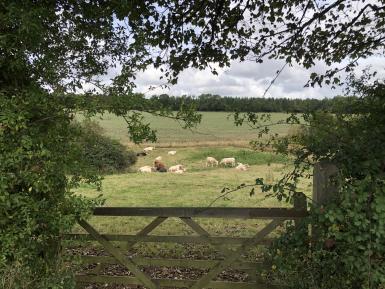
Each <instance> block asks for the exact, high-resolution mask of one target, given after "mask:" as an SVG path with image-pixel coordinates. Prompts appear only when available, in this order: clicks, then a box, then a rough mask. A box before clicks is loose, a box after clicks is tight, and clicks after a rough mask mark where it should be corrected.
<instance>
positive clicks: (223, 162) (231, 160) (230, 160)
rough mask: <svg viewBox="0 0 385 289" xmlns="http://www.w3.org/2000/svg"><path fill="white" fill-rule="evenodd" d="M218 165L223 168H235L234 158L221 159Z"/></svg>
mask: <svg viewBox="0 0 385 289" xmlns="http://www.w3.org/2000/svg"><path fill="white" fill-rule="evenodd" d="M219 164H221V165H224V166H227V165H231V166H232V167H235V158H223V159H222V160H221V162H220V163H219Z"/></svg>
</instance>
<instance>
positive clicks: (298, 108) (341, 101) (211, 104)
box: [151, 94, 356, 112]
mask: <svg viewBox="0 0 385 289" xmlns="http://www.w3.org/2000/svg"><path fill="white" fill-rule="evenodd" d="M151 99H152V100H154V101H156V102H160V103H161V104H162V105H163V106H165V107H171V108H172V109H173V110H178V109H179V108H180V106H181V105H194V106H195V108H196V109H197V110H198V111H239V112H310V111H327V112H336V111H341V109H342V110H345V109H347V107H348V104H349V103H351V102H352V101H354V100H356V98H353V97H342V96H336V97H334V98H324V99H289V98H251V97H228V96H225V97H223V96H220V95H213V94H201V95H199V96H170V95H167V94H161V95H153V96H152V97H151Z"/></svg>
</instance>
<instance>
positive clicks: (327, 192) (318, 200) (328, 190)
mask: <svg viewBox="0 0 385 289" xmlns="http://www.w3.org/2000/svg"><path fill="white" fill-rule="evenodd" d="M337 176H338V168H337V166H336V165H334V164H332V163H330V162H327V161H323V162H319V163H316V164H315V165H314V169H313V197H312V198H313V203H314V204H315V205H317V206H320V205H323V204H325V203H327V202H328V201H330V198H332V197H333V196H334V195H335V194H336V193H337V191H338V184H335V183H333V181H332V179H333V177H337Z"/></svg>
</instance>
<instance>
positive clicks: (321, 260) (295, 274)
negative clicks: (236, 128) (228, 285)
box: [236, 78, 385, 289]
mask: <svg viewBox="0 0 385 289" xmlns="http://www.w3.org/2000/svg"><path fill="white" fill-rule="evenodd" d="M350 84H351V87H352V88H354V89H353V91H352V93H354V95H356V96H359V97H358V98H357V99H356V100H355V101H354V102H351V103H350V104H349V105H348V106H344V107H341V112H338V111H337V112H334V113H333V114H331V113H329V112H322V111H319V112H311V113H306V114H302V115H291V116H290V117H289V118H288V119H287V120H285V121H284V123H287V124H290V125H297V126H298V127H300V129H298V130H297V133H296V134H292V135H288V136H287V137H280V136H278V135H270V138H269V140H268V141H264V140H256V141H254V142H253V145H254V146H255V147H257V148H259V149H260V148H266V147H269V148H270V149H271V148H273V149H274V150H275V151H276V152H277V153H283V154H286V155H290V156H291V157H293V160H294V162H293V163H294V168H293V169H292V170H291V171H290V172H289V173H287V174H286V175H285V176H284V177H283V178H282V179H280V180H279V181H277V182H276V183H275V184H266V183H265V182H264V180H263V179H257V181H256V184H257V185H258V186H260V187H261V188H262V191H264V192H266V193H267V195H269V196H274V197H276V198H278V199H279V200H285V201H287V202H292V201H293V200H294V198H295V196H296V194H297V193H298V192H299V189H298V184H299V183H300V181H301V179H304V178H310V177H312V168H313V166H314V164H315V163H317V162H325V161H326V162H328V163H333V164H335V165H336V166H337V168H338V174H336V175H335V176H333V177H332V179H331V180H330V181H331V182H334V183H335V184H337V187H338V190H337V191H336V192H335V193H334V194H331V197H330V199H329V200H328V201H327V202H326V203H325V204H316V203H313V204H311V206H310V211H309V213H310V214H309V216H308V217H306V218H304V219H303V220H302V222H301V223H300V225H299V226H294V224H293V223H288V224H287V225H286V232H285V233H284V234H283V235H282V236H281V237H280V238H279V239H278V240H277V241H276V242H275V243H274V244H273V246H272V247H271V248H270V250H269V253H268V254H267V256H266V257H267V260H268V263H269V264H270V266H271V270H267V271H266V272H264V273H263V276H264V277H266V278H267V279H268V280H269V281H273V282H277V283H281V284H284V285H288V286H292V287H293V288H325V289H326V288H384V286H385V266H384V264H385V241H384V240H385V151H384V145H383V144H384V141H385V84H384V83H382V82H374V83H371V84H368V82H367V79H364V78H362V79H359V80H356V79H350ZM236 121H237V123H238V124H243V123H244V122H245V121H246V122H249V124H250V125H252V126H254V127H255V128H256V129H258V130H259V131H260V136H265V135H266V134H269V127H270V125H274V124H272V123H270V122H269V117H268V116H267V115H265V116H260V115H254V114H243V115H242V114H237V115H236ZM309 229H310V232H309Z"/></svg>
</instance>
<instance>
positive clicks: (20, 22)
mask: <svg viewBox="0 0 385 289" xmlns="http://www.w3.org/2000/svg"><path fill="white" fill-rule="evenodd" d="M384 18H385V5H384V1H383V0H382V1H381V0H378V1H371V2H370V3H366V2H362V1H358V0H357V1H355V0H345V1H344V0H337V1H334V2H330V1H317V0H316V1H313V0H312V1H299V0H288V1H281V0H272V1H262V0H259V1H256V0H255V1H253V0H240V1H230V0H216V1H203V0H199V1H198V0H197V1H188V0H168V1H166V0H142V1H102V0H95V1H75V0H58V1H32V0H24V1H4V0H3V1H0V97H1V99H0V109H1V114H0V172H1V174H0V200H1V203H0V225H1V226H0V242H1V244H0V272H1V274H2V276H5V277H9V278H3V279H2V280H6V282H8V283H7V284H13V285H11V286H13V287H22V286H24V287H32V288H52V287H54V288H60V287H63V286H64V285H63V284H66V282H64V280H67V279H64V278H59V277H58V275H57V274H52V270H54V271H55V270H56V269H57V268H59V267H55V266H49V264H50V263H49V261H48V260H53V258H49V256H51V257H52V254H51V255H50V253H49V249H50V248H52V247H53V246H52V243H54V242H55V241H56V240H57V238H58V236H60V233H62V232H63V230H66V229H68V228H70V227H71V225H72V224H73V222H74V219H75V217H76V215H77V214H79V212H82V211H83V209H84V207H85V205H84V202H81V201H79V199H78V198H76V197H75V196H73V195H72V194H71V188H72V187H73V186H76V184H77V183H78V182H79V180H83V179H88V180H89V181H94V180H95V176H90V175H87V172H86V171H84V170H81V168H80V167H79V166H78V165H77V162H76V161H77V157H76V146H74V142H73V139H74V137H75V136H74V131H73V130H72V129H71V127H70V123H71V120H72V118H73V114H74V113H75V112H76V111H78V110H84V111H86V112H88V113H96V112H103V111H105V110H108V111H111V112H113V113H116V114H118V115H122V116H124V117H125V119H126V120H127V125H128V130H129V132H130V134H131V135H132V138H133V140H134V141H136V142H140V141H142V140H146V139H149V140H154V139H155V134H154V131H153V130H152V129H151V127H150V125H149V124H146V123H143V118H142V116H141V113H140V112H141V111H148V112H150V113H154V114H159V115H163V116H168V117H174V118H178V119H182V120H185V121H186V122H185V124H186V126H192V125H194V124H195V123H196V122H197V121H199V117H197V116H196V115H195V114H194V113H193V112H192V111H191V110H190V109H187V110H185V109H182V110H180V111H178V112H177V113H176V114H173V113H172V112H170V110H168V109H167V108H165V107H163V106H160V105H159V103H157V102H153V101H147V100H146V99H144V98H143V96H141V95H138V94H134V93H132V91H133V87H134V80H135V75H136V74H137V72H139V71H141V70H144V69H146V68H147V67H149V66H150V65H153V66H155V67H157V68H159V69H161V70H162V71H163V73H164V77H166V79H167V80H168V81H169V82H170V83H175V82H176V81H177V77H178V74H179V73H180V72H181V71H182V70H184V69H186V68H188V67H196V68H199V69H203V68H206V67H211V68H212V71H213V73H215V72H216V71H215V67H214V66H212V64H214V63H216V64H218V65H219V66H226V65H229V64H230V62H231V60H240V61H244V60H246V59H249V58H251V59H253V60H254V61H257V62H261V61H263V59H264V57H271V58H278V59H283V60H285V61H286V63H289V64H291V63H299V64H301V65H303V66H304V67H306V68H310V67H312V66H314V65H316V63H317V61H323V62H325V63H326V64H327V65H330V66H331V65H333V64H341V63H345V62H346V64H341V65H342V67H340V66H338V67H337V68H335V67H332V66H331V68H330V69H329V70H328V71H325V72H324V73H322V74H319V75H317V74H313V75H312V77H311V84H315V83H319V84H321V83H322V82H323V81H325V82H326V83H333V84H338V83H339V81H340V80H339V78H338V77H336V73H337V72H338V71H339V70H341V69H344V70H351V69H352V67H353V66H354V65H355V63H356V60H357V59H360V58H365V57H368V56H370V55H373V54H375V53H381V54H383V52H384V45H385V44H384V43H385V42H384V39H385V22H384V21H383V19H384ZM111 67H115V68H116V70H117V71H118V73H117V75H116V76H115V77H114V78H113V79H112V80H111V82H109V83H104V82H102V81H100V80H101V78H102V77H103V76H105V75H106V74H107V73H108V72H109V68H111ZM89 84H93V85H94V86H93V87H94V90H92V89H91V90H87V93H85V94H83V95H82V96H80V95H78V94H74V92H79V91H82V90H85V89H86V87H87V86H88V85H89ZM376 91H377V90H376ZM184 107H185V106H184ZM69 171H70V172H71V175H72V176H73V177H72V178H71V179H69V178H68V176H67V173H68V172H69ZM47 252H48V253H47ZM378 252H380V251H378ZM53 254H54V253H53ZM47 255H48V256H47ZM51 265H52V264H51ZM53 268H55V269H53ZM15 270H18V271H17V272H18V274H16V273H15ZM59 271H60V270H59ZM376 272H377V271H376ZM12 276H17V277H18V278H17V279H15V278H12ZM12 282H15V283H12ZM14 284H17V285H15V286H14Z"/></svg>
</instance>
